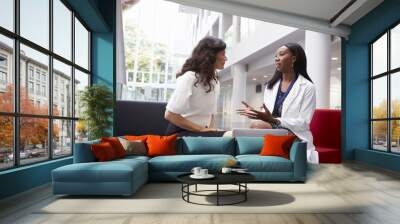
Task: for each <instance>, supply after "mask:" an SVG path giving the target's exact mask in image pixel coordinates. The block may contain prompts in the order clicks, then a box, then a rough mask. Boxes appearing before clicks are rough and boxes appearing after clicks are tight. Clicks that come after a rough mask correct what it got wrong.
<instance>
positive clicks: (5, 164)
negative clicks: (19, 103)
mask: <svg viewBox="0 0 400 224" xmlns="http://www.w3.org/2000/svg"><path fill="white" fill-rule="evenodd" d="M0 124H1V128H0V170H2V169H6V168H9V167H12V166H13V165H14V150H13V149H14V122H13V117H11V116H1V115H0Z"/></svg>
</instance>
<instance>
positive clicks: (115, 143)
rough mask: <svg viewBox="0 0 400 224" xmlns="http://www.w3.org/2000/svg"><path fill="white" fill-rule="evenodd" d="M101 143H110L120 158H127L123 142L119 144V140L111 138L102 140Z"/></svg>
mask: <svg viewBox="0 0 400 224" xmlns="http://www.w3.org/2000/svg"><path fill="white" fill-rule="evenodd" d="M101 142H108V143H110V145H111V146H112V148H113V149H114V151H115V155H116V156H117V157H118V158H121V157H124V156H126V151H125V149H124V147H123V146H122V144H121V142H119V140H118V138H116V137H110V138H101Z"/></svg>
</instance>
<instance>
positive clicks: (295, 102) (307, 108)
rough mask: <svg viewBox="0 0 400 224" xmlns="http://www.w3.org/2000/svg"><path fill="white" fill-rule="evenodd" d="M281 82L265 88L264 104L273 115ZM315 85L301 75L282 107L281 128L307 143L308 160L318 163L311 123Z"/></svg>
mask: <svg viewBox="0 0 400 224" xmlns="http://www.w3.org/2000/svg"><path fill="white" fill-rule="evenodd" d="M279 85H280V81H278V82H276V83H275V85H274V86H273V88H272V89H268V87H267V86H266V87H265V92H264V104H265V106H266V107H267V108H268V110H269V111H270V112H271V113H272V111H273V110H274V105H275V99H276V95H277V93H278V88H279ZM315 101H316V100H315V87H314V84H313V83H311V82H310V81H308V80H307V79H306V78H304V77H303V76H302V75H299V77H298V78H297V80H296V82H295V83H294V84H293V86H292V89H291V90H290V92H289V94H288V95H287V97H286V99H285V101H283V105H282V116H281V117H280V118H278V119H279V121H280V122H281V126H282V127H285V128H288V129H290V130H291V131H292V132H293V133H294V134H295V135H296V136H297V137H298V138H300V139H302V140H304V141H306V142H307V160H308V162H310V163H318V152H317V151H315V146H314V144H313V136H312V134H311V131H310V123H311V119H312V117H313V114H314V111H315Z"/></svg>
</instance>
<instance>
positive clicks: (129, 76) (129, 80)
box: [128, 72, 133, 82]
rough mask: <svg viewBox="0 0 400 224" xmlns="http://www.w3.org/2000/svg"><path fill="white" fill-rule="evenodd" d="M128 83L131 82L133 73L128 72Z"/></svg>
mask: <svg viewBox="0 0 400 224" xmlns="http://www.w3.org/2000/svg"><path fill="white" fill-rule="evenodd" d="M128 82H133V72H128Z"/></svg>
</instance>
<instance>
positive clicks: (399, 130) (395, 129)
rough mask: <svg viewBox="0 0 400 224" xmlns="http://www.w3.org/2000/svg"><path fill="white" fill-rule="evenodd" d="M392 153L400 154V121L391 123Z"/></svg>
mask: <svg viewBox="0 0 400 224" xmlns="http://www.w3.org/2000/svg"><path fill="white" fill-rule="evenodd" d="M390 123H391V138H390V139H391V141H392V148H391V151H392V152H396V153H400V120H394V121H391V122H390Z"/></svg>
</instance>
